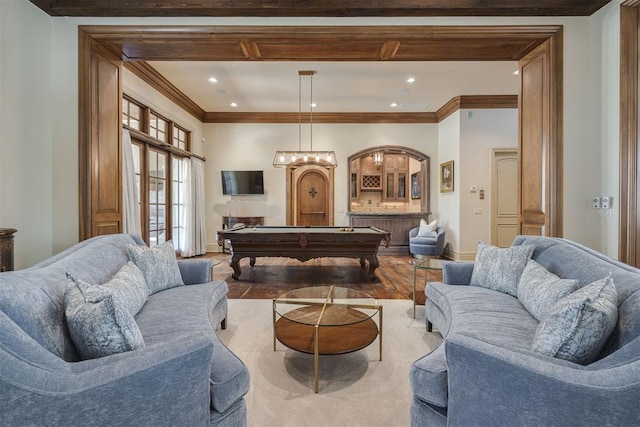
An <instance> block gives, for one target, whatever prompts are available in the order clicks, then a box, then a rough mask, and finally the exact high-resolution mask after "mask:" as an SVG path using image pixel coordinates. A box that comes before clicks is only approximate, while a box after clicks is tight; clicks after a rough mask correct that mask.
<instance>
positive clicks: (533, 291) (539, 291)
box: [518, 259, 578, 321]
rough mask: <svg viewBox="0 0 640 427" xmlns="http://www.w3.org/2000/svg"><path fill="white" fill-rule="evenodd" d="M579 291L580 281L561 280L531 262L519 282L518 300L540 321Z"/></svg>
mask: <svg viewBox="0 0 640 427" xmlns="http://www.w3.org/2000/svg"><path fill="white" fill-rule="evenodd" d="M576 289H578V281H577V280H573V279H561V278H559V277H558V276H556V275H555V274H553V273H550V272H549V271H547V269H546V268H544V267H543V266H541V265H540V264H538V263H537V262H535V261H534V260H532V259H531V260H529V262H528V263H527V265H526V266H525V268H524V271H523V272H522V276H520V281H519V282H518V299H519V300H520V302H521V303H522V305H524V307H525V308H526V309H527V311H529V313H531V315H532V316H533V317H535V318H536V320H538V321H540V320H542V318H543V317H544V316H545V315H546V314H547V312H548V311H549V309H551V307H553V305H554V304H555V303H557V302H558V301H560V300H561V299H562V298H564V297H566V296H567V295H569V294H570V293H572V292H574V291H575V290H576Z"/></svg>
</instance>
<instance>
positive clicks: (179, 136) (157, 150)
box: [122, 95, 191, 249]
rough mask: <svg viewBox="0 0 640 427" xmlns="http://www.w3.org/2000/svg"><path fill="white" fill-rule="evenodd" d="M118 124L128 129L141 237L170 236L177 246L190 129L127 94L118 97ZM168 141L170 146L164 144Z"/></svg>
mask: <svg viewBox="0 0 640 427" xmlns="http://www.w3.org/2000/svg"><path fill="white" fill-rule="evenodd" d="M144 117H148V120H143V118H144ZM122 123H123V125H125V126H126V127H128V128H129V129H130V131H131V138H132V147H133V148H132V149H133V158H134V164H135V173H136V187H137V189H138V200H139V201H140V218H141V221H142V224H141V225H142V237H143V239H144V240H145V241H146V242H147V243H148V245H149V246H155V245H159V244H161V243H164V242H166V241H167V240H169V239H172V240H173V243H174V246H175V247H176V249H181V248H180V243H181V242H182V241H183V237H184V230H185V224H184V218H185V215H184V212H183V211H184V209H185V206H186V203H185V202H186V199H185V196H186V188H185V187H186V184H187V183H186V182H185V167H186V166H185V162H184V159H185V158H184V151H188V150H189V148H190V147H189V141H190V137H191V132H190V131H188V130H187V129H185V128H183V127H182V126H180V125H178V124H176V123H174V122H172V121H171V120H168V119H166V118H164V117H162V116H161V115H159V114H157V113H156V112H154V111H152V110H151V109H149V108H148V107H147V106H145V105H143V104H141V103H138V102H137V101H135V100H133V99H132V98H131V97H130V96H128V95H124V96H123V99H122ZM145 123H146V125H145ZM136 131H138V132H136ZM169 141H170V142H171V146H167V145H166V144H167V143H168V142H169ZM178 150H180V151H178Z"/></svg>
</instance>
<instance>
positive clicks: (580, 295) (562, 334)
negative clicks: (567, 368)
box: [531, 275, 618, 364]
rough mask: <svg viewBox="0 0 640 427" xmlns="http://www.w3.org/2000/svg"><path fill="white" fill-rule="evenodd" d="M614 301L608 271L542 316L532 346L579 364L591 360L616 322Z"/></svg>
mask: <svg viewBox="0 0 640 427" xmlns="http://www.w3.org/2000/svg"><path fill="white" fill-rule="evenodd" d="M617 301H618V295H617V292H616V288H615V285H614V284H613V279H612V278H611V275H608V276H607V277H606V278H604V279H601V280H597V281H595V282H593V283H591V284H589V285H587V286H585V287H583V288H581V289H579V290H577V291H575V292H574V293H572V294H571V295H569V296H567V297H566V298H564V299H561V300H560V301H558V302H557V303H556V304H555V305H554V306H553V307H552V308H551V310H549V312H548V314H547V315H546V316H545V317H544V318H543V319H542V321H541V322H540V324H539V325H538V328H537V330H536V334H535V336H534V339H533V342H532V344H531V349H532V350H533V351H536V352H539V353H542V354H546V355H547V356H552V357H557V358H559V359H565V360H569V361H571V362H576V363H581V364H587V363H589V362H591V361H593V360H594V359H595V358H596V357H597V355H598V353H599V352H600V350H601V349H602V347H603V346H604V344H605V342H606V341H607V339H608V338H609V335H610V334H611V332H612V331H613V329H614V327H615V325H616V321H617V318H618V305H617Z"/></svg>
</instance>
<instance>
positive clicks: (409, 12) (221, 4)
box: [30, 0, 610, 17]
mask: <svg viewBox="0 0 640 427" xmlns="http://www.w3.org/2000/svg"><path fill="white" fill-rule="evenodd" d="M30 1H31V2H32V3H34V4H36V5H37V6H38V7H40V8H41V9H42V10H44V11H45V12H46V13H47V14H49V15H51V16H114V17H124V16H139V17H145V16H218V17H223V16H224V17H228V16H265V17H268V16H270V17H289V16H299V17H300V16H336V17H341V16H367V17H368V16H387V17H388V16H590V15H592V14H593V13H594V12H596V11H597V10H598V9H600V8H601V7H603V6H604V5H606V4H607V3H609V1H610V0H531V1H528V0H490V1H487V0H428V1H427V0H424V1H418V0H386V1H379V2H371V1H370V0H349V1H345V0H278V1H273V0H272V1H266V0H265V1H255V0H209V1H206V2H204V1H201V0H182V1H180V2H176V1H175V0H155V1H147V0H128V1H126V2H123V1H120V2H114V1H113V0H30Z"/></svg>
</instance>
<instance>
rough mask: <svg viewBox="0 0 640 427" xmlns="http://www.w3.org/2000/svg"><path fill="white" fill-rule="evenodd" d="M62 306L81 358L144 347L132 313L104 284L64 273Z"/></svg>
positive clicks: (92, 357) (91, 357) (96, 356)
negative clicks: (67, 282) (90, 282)
mask: <svg viewBox="0 0 640 427" xmlns="http://www.w3.org/2000/svg"><path fill="white" fill-rule="evenodd" d="M67 277H68V278H69V284H68V285H67V288H66V289H65V292H64V307H65V317H66V320H67V326H68V328H69V334H70V335H71V339H72V340H73V343H74V344H75V347H76V350H78V354H79V355H80V357H81V358H82V359H95V358H98V357H103V356H109V355H112V354H117V353H122V352H125V351H131V350H135V349H137V348H140V347H144V340H143V338H142V333H141V332H140V329H139V328H138V325H137V324H136V322H135V320H134V319H133V315H132V314H131V313H129V311H128V310H127V308H125V307H124V306H123V305H122V304H119V303H118V302H116V299H115V298H114V295H113V291H112V290H111V289H110V288H108V287H106V286H96V285H90V284H88V283H87V282H85V281H83V280H81V279H78V278H75V277H73V276H72V275H70V274H67Z"/></svg>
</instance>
